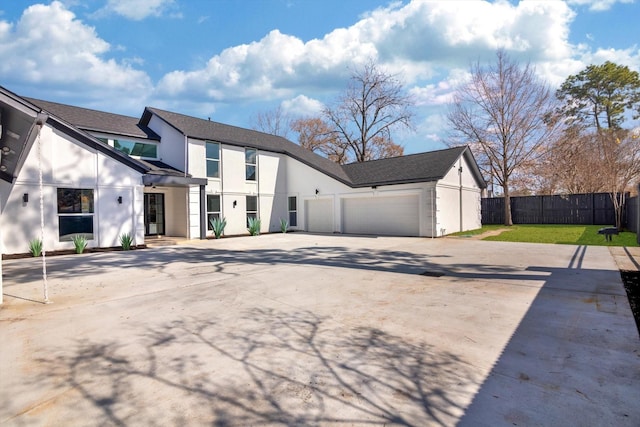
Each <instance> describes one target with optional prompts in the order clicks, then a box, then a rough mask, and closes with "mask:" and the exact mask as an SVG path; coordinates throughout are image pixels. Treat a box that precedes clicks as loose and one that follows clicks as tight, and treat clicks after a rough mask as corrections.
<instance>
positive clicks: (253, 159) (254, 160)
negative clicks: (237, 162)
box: [244, 148, 258, 181]
mask: <svg viewBox="0 0 640 427" xmlns="http://www.w3.org/2000/svg"><path fill="white" fill-rule="evenodd" d="M244 162H245V171H246V179H247V181H255V180H256V170H257V168H258V151H257V150H255V149H253V148H245V149H244Z"/></svg>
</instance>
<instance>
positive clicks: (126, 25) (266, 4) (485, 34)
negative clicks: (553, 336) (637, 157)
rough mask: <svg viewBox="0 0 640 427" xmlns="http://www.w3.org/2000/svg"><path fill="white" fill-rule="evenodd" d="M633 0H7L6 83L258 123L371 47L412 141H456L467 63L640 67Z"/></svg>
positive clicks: (547, 71) (111, 103)
mask: <svg viewBox="0 0 640 427" xmlns="http://www.w3.org/2000/svg"><path fill="white" fill-rule="evenodd" d="M639 17H640V7H639V6H638V4H637V3H634V2H633V1H631V0H567V1H560V0H558V1H523V2H515V1H511V2H507V1H492V2H490V1H479V0H478V1H409V0H405V1H394V2H389V1H380V0H366V1H365V0H348V1H347V0H322V1H321V0H245V1H236V0H60V1H42V0H41V1H27V0H0V85H2V86H4V87H6V88H7V89H9V90H12V91H14V92H16V93H18V94H19V95H24V96H29V97H35V98H41V99H46V100H49V101H56V102H62V103H67V104H72V105H78V106H83V107H88V108H95V109H99V110H104V111H110V112H115V113H120V114H127V115H132V116H139V115H140V114H141V113H142V110H143V108H144V106H146V105H150V106H154V107H158V108H165V109H169V110H172V111H176V112H180V113H184V114H190V115H193V116H196V117H202V118H207V117H211V119H212V120H216V121H220V122H223V123H228V124H233V125H237V126H244V127H251V126H252V124H253V121H254V118H255V115H256V114H257V113H259V112H264V111H267V110H273V109H274V108H276V107H278V106H279V107H280V108H281V109H282V110H283V111H285V112H287V113H288V114H290V115H292V116H299V115H314V114H317V113H318V111H319V110H320V109H321V108H322V106H323V105H324V104H329V103H331V102H332V101H333V100H335V98H336V97H337V96H338V95H339V94H340V92H341V91H342V90H343V89H344V87H345V85H346V84H347V81H348V77H349V74H350V72H351V70H353V69H354V68H357V67H358V66H360V65H362V64H364V63H365V62H367V61H368V60H369V59H371V58H373V59H375V60H376V61H377V63H378V64H379V66H380V67H381V68H383V69H385V70H387V71H388V72H390V73H397V74H398V76H399V77H400V78H402V80H403V81H404V84H405V87H406V89H407V91H409V92H410V93H411V94H412V95H413V96H414V98H415V99H416V101H417V104H416V109H415V111H416V119H415V125H416V131H415V132H409V133H406V132H405V133H400V134H396V136H395V139H396V142H399V143H401V144H403V145H404V147H405V153H416V152H421V151H428V150H432V149H438V148H443V147H444V141H443V140H444V138H445V135H446V123H445V122H444V120H443V115H444V113H445V112H446V105H447V102H448V101H449V99H450V96H451V93H452V91H453V90H454V88H455V87H456V85H457V84H459V83H460V82H462V81H464V79H465V77H466V75H467V71H468V69H469V65H470V64H471V63H472V62H475V61H478V60H479V61H489V60H492V59H493V58H494V55H495V51H496V49H498V48H504V49H505V50H507V52H508V53H509V54H510V55H511V56H512V57H513V58H515V59H517V60H519V61H522V62H527V61H530V62H531V63H532V64H533V65H535V66H536V70H537V72H538V74H539V75H540V77H541V78H543V79H545V80H546V81H547V82H548V83H549V84H550V85H552V87H554V88H555V87H557V86H558V85H559V84H561V83H562V81H564V79H565V78H566V77H567V76H568V75H570V74H575V73H577V72H579V71H581V70H582V69H583V68H584V67H586V66H587V65H589V64H600V63H602V62H604V61H606V60H610V61H613V62H616V63H618V64H622V65H627V66H629V67H630V68H631V69H633V70H637V71H640V44H639V43H640V29H639V28H640V25H638V18H639Z"/></svg>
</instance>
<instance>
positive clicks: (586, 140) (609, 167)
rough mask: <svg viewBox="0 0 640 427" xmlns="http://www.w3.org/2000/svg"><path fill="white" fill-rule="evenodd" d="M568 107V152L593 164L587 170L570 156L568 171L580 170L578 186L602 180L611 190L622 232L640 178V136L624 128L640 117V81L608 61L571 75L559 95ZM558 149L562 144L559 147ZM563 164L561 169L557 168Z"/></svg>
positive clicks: (564, 116)
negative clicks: (577, 153)
mask: <svg viewBox="0 0 640 427" xmlns="http://www.w3.org/2000/svg"><path fill="white" fill-rule="evenodd" d="M556 96H557V98H558V99H559V100H560V101H561V102H562V107H561V108H560V109H559V110H558V112H559V113H560V116H559V117H560V118H561V119H564V122H565V123H566V124H567V125H568V126H569V127H568V129H567V133H569V132H571V133H572V134H571V138H569V139H566V138H565V143H564V146H565V149H566V147H567V143H568V145H569V147H570V146H571V145H572V144H573V145H575V147H573V151H574V152H575V151H577V150H579V151H580V152H586V151H588V153H589V155H588V156H589V157H590V158H591V162H590V164H589V166H588V167H586V168H582V169H580V168H579V165H578V164H572V163H571V161H572V158H569V157H565V158H564V159H565V163H566V161H569V163H568V164H565V165H564V166H563V167H564V168H566V169H570V170H574V171H576V172H577V171H579V170H582V174H581V175H580V176H576V177H575V179H576V180H577V181H587V180H588V178H589V177H593V176H595V177H597V180H598V181H599V182H600V183H601V184H602V187H603V189H604V190H605V191H607V192H608V193H609V195H610V197H611V201H612V202H613V205H614V209H615V212H616V226H617V227H618V228H621V227H622V212H623V209H624V204H625V191H627V190H628V189H629V186H630V185H631V184H632V183H633V182H635V181H636V180H637V179H639V178H640V149H639V148H640V147H639V145H638V141H637V139H638V134H637V133H635V132H632V131H630V130H629V129H625V128H624V124H625V122H626V121H627V120H628V119H629V117H631V118H633V119H634V120H635V119H637V118H639V117H640V76H639V75H638V73H637V72H636V71H631V70H630V69H629V67H627V66H622V65H617V64H614V63H612V62H609V61H607V62H605V63H604V64H602V65H589V66H588V67H587V68H585V69H584V70H583V71H581V72H579V73H578V74H576V75H572V76H569V77H568V78H567V80H566V81H565V82H564V83H563V84H562V86H561V87H560V89H559V90H558V91H557V92H556ZM556 145H557V144H556ZM556 165H557V164H556Z"/></svg>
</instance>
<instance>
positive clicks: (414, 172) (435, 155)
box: [140, 107, 486, 188]
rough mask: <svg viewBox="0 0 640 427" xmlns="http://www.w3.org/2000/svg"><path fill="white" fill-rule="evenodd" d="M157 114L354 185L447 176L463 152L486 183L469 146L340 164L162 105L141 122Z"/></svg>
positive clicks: (179, 126)
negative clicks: (279, 154) (279, 156)
mask: <svg viewBox="0 0 640 427" xmlns="http://www.w3.org/2000/svg"><path fill="white" fill-rule="evenodd" d="M153 115H156V116H157V117H159V118H160V119H162V120H163V121H165V122H166V123H167V124H169V125H170V126H172V127H173V128H174V129H176V130H177V131H179V132H181V133H182V134H183V135H186V136H187V137H189V138H195V139H201V140H209V141H217V142H222V143H225V144H229V145H236V146H241V147H251V148H257V149H259V150H265V151H271V152H275V153H283V154H287V155H289V156H290V157H292V158H294V159H296V160H299V161H301V162H302V163H305V164H307V165H308V166H311V167H313V168H315V169H317V170H319V171H320V172H323V173H325V174H327V175H329V176H331V177H333V178H335V179H337V180H338V181H340V182H342V183H343V184H346V185H348V186H350V187H370V186H377V185H393V184H408V183H416V182H431V181H437V180H440V179H442V178H444V176H445V175H446V174H447V172H448V171H449V170H450V169H451V167H453V165H454V164H455V162H456V161H457V160H458V159H459V158H460V156H465V157H466V159H467V160H468V161H469V164H470V165H472V166H471V167H472V169H473V170H472V171H471V172H472V174H473V175H474V176H475V178H476V180H477V182H478V185H479V186H480V187H481V188H485V187H486V183H485V181H484V178H483V177H482V173H481V172H480V169H479V168H478V166H477V163H476V161H475V159H474V157H473V154H472V153H471V150H470V149H469V148H468V147H466V146H462V147H455V148H448V149H444V150H438V151H430V152H427V153H419V154H411V155H407V156H400V157H393V158H388V159H380V160H372V161H368V162H362V163H351V164H348V165H339V164H337V163H335V162H332V161H330V160H329V159H327V158H325V157H322V156H320V155H318V154H316V153H314V152H312V151H309V150H307V149H305V148H302V147H300V146H299V145H298V144H295V143H293V142H291V141H289V140H287V139H285V138H282V137H279V136H275V135H271V134H267V133H263V132H258V131H255V130H250V129H245V128H240V127H236V126H231V125H226V124H223V123H219V122H215V121H211V120H204V119H199V118H196V117H192V116H187V115H184V114H179V113H174V112H171V111H165V110H161V109H158V108H153V107H146V108H145V111H144V113H143V115H142V118H141V119H140V123H141V124H142V125H144V126H148V125H149V121H150V120H151V117H152V116H153Z"/></svg>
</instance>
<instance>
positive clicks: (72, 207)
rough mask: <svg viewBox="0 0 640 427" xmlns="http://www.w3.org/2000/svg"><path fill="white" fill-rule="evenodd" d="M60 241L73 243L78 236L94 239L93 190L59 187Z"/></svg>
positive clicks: (57, 196)
mask: <svg viewBox="0 0 640 427" xmlns="http://www.w3.org/2000/svg"><path fill="white" fill-rule="evenodd" d="M56 198H57V214H58V239H59V241H61V242H67V241H69V242H70V241H72V240H73V237H74V236H76V235H83V236H84V237H85V238H86V239H87V240H93V238H94V225H93V221H94V214H95V193H94V190H93V189H92V188H67V187H59V188H57V191H56Z"/></svg>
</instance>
